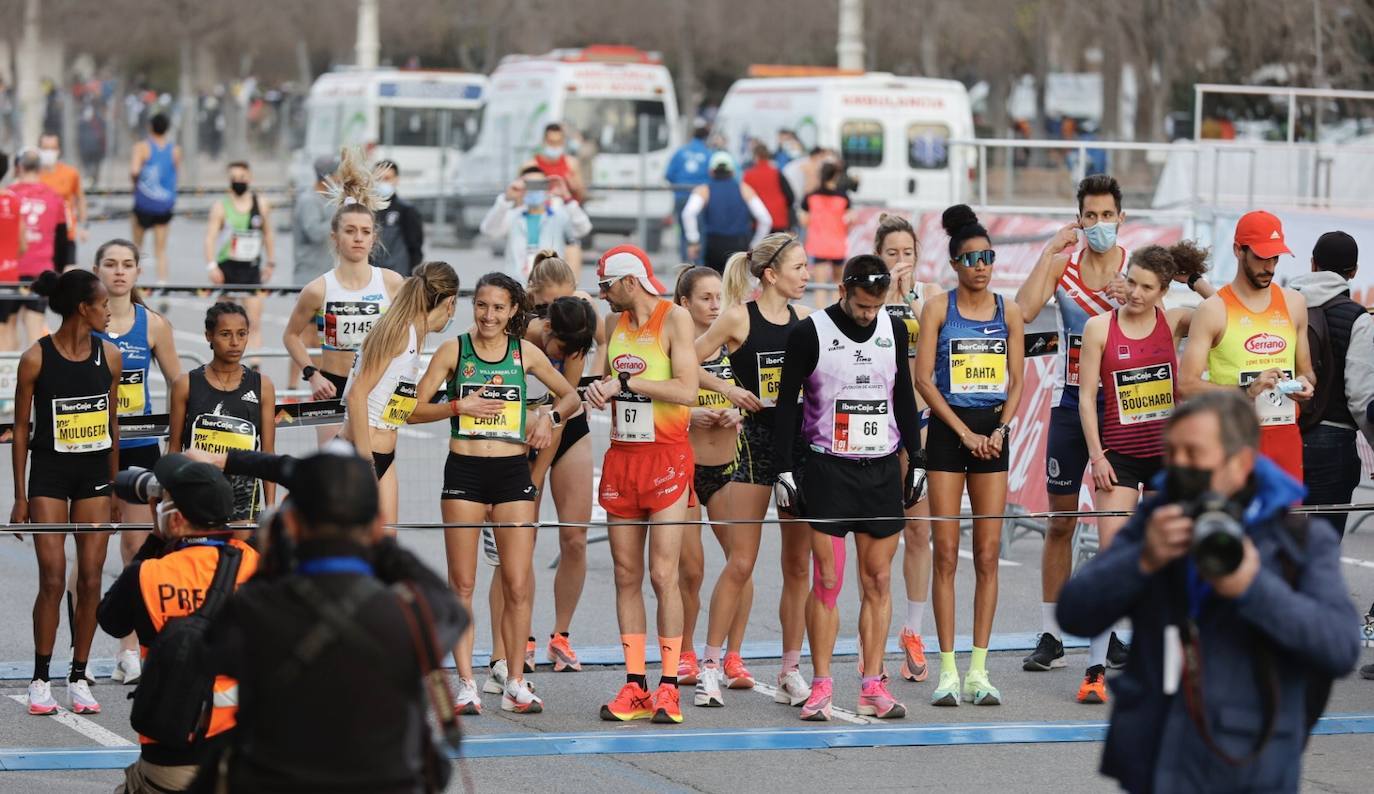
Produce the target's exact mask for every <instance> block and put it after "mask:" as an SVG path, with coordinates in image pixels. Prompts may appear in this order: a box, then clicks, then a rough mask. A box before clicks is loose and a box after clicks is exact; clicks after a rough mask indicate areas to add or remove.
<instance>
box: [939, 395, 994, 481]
mask: <svg viewBox="0 0 1374 794" xmlns="http://www.w3.org/2000/svg"><path fill="white" fill-rule="evenodd" d="M950 407H951V408H952V409H953V411H954V413H955V415H956V416H958V417H959V419H960V421H962V422H963V423H964V424H965V425H967V426H968V429H969V430H972V431H973V432H974V433H977V434H978V435H983V436H985V435H988V434H989V433H991V432H992V431H993V430H994V429H996V428H997V426H998V425H999V424H1001V423H1002V406H1000V405H998V406H994V407H992V408H961V407H958V406H950ZM1009 449H1010V445H1009V444H1006V443H1003V444H1002V454H1001V455H999V456H998V457H996V458H993V459H992V460H983V459H982V458H979V457H975V456H974V454H973V451H972V450H970V449H968V448H967V447H965V446H964V445H963V444H962V443H960V442H959V434H958V433H955V432H954V428H952V427H950V426H949V425H947V424H945V422H944V420H943V419H941V418H940V417H938V416H936V415H935V414H933V413H932V414H931V415H930V431H929V432H928V433H927V435H926V471H953V472H958V473H960V474H996V473H997V472H1003V471H1006V470H1007V461H1008V450H1009Z"/></svg>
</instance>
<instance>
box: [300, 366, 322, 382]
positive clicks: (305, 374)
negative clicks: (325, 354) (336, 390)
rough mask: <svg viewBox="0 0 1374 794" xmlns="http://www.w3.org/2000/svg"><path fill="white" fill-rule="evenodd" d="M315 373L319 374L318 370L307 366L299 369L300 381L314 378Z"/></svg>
mask: <svg viewBox="0 0 1374 794" xmlns="http://www.w3.org/2000/svg"><path fill="white" fill-rule="evenodd" d="M316 372H319V370H318V369H316V368H315V367H313V366H311V365H309V364H307V365H305V366H304V367H301V380H310V379H311V378H313V377H315V373H316Z"/></svg>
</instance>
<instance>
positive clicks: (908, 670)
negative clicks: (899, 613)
mask: <svg viewBox="0 0 1374 794" xmlns="http://www.w3.org/2000/svg"><path fill="white" fill-rule="evenodd" d="M899 641H900V642H901V644H902V678H905V679H906V680H908V681H924V680H926V676H927V675H929V674H930V668H928V667H927V666H926V646H925V643H924V642H922V640H921V635H919V634H913V633H912V632H910V631H907V630H906V628H903V629H902V634H901V637H900V638H899Z"/></svg>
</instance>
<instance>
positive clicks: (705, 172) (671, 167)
mask: <svg viewBox="0 0 1374 794" xmlns="http://www.w3.org/2000/svg"><path fill="white" fill-rule="evenodd" d="M710 134H711V125H710V124H707V123H706V120H705V119H696V120H695V121H693V122H692V140H690V141H688V142H687V143H686V144H685V145H683V146H682V147H681V148H679V149H678V150H677V151H676V152H673V158H672V159H671V160H669V161H668V169H667V170H666V171H664V172H663V178H664V180H666V181H667V182H668V184H669V185H672V187H673V222H674V223H676V224H677V232H678V234H677V253H678V259H679V260H681V261H683V262H687V261H690V260H688V258H687V227H686V226H684V225H683V223H682V210H683V208H684V207H686V206H687V199H689V198H691V197H692V191H693V190H695V189H696V187H697V186H698V185H704V184H706V183H707V182H709V181H710V179H711V172H710V170H709V169H708V168H707V163H708V162H709V161H710V159H711V149H710V148H709V147H708V146H707V145H706V138H707V137H709V136H710ZM693 264H695V263H693Z"/></svg>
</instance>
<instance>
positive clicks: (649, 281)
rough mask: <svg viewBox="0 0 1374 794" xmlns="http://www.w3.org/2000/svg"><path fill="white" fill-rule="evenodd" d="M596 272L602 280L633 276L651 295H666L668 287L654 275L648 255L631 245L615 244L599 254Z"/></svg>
mask: <svg viewBox="0 0 1374 794" xmlns="http://www.w3.org/2000/svg"><path fill="white" fill-rule="evenodd" d="M596 274H597V275H598V276H600V277H601V279H602V280H603V281H604V280H605V279H608V278H616V277H618V276H634V277H635V278H637V279H639V283H640V284H643V285H644V289H645V290H647V291H648V292H649V293H651V294H653V295H666V294H668V289H667V288H666V287H664V286H663V283H662V282H660V281H659V280H658V279H657V278H655V277H654V266H653V264H651V263H650V262H649V255H648V254H646V253H644V252H643V251H642V250H640V249H639V248H638V247H637V246H633V245H617V246H616V247H615V248H612V249H611V250H609V251H607V252H606V253H604V254H602V255H601V259H600V260H598V261H597V263H596Z"/></svg>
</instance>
